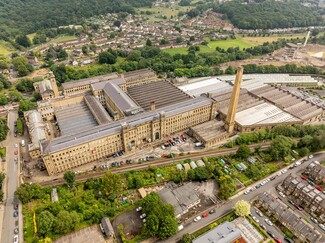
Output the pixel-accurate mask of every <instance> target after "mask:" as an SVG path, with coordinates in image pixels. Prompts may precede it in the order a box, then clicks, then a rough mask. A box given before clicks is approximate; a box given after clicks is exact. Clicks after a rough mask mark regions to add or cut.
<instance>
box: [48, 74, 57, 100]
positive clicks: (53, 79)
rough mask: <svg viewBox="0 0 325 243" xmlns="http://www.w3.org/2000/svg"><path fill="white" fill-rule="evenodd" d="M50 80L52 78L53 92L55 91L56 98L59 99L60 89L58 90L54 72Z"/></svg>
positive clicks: (50, 75)
mask: <svg viewBox="0 0 325 243" xmlns="http://www.w3.org/2000/svg"><path fill="white" fill-rule="evenodd" d="M49 78H50V82H51V86H52V90H53V93H54V97H58V96H59V89H58V85H57V84H56V80H55V76H54V73H53V72H52V71H50V72H49Z"/></svg>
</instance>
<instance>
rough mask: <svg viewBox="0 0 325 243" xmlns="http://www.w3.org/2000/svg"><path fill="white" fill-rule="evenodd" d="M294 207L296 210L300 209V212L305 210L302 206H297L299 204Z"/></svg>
mask: <svg viewBox="0 0 325 243" xmlns="http://www.w3.org/2000/svg"><path fill="white" fill-rule="evenodd" d="M294 206H295V208H296V209H298V210H299V211H302V210H303V208H302V207H300V206H299V205H297V204H295V205H294Z"/></svg>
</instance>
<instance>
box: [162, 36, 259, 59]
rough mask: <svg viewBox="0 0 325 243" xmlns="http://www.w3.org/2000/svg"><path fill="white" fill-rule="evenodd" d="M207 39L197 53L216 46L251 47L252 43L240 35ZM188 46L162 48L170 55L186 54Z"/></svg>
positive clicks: (214, 48)
mask: <svg viewBox="0 0 325 243" xmlns="http://www.w3.org/2000/svg"><path fill="white" fill-rule="evenodd" d="M207 41H208V45H207V46H205V45H200V51H199V53H210V52H214V51H215V50H216V47H217V46H218V47H220V48H222V49H228V48H229V47H239V48H240V49H243V48H248V47H252V46H253V45H252V44H251V43H249V42H248V41H246V40H244V39H243V38H241V37H237V38H236V39H228V40H216V41H209V40H208V39H207ZM187 50H188V47H180V48H170V49H166V50H163V52H167V53H169V54H171V55H175V54H187Z"/></svg>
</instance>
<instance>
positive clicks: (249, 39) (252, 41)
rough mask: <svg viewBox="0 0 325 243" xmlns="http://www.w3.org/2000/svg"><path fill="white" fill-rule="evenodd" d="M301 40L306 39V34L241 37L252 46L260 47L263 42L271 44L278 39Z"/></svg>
mask: <svg viewBox="0 0 325 243" xmlns="http://www.w3.org/2000/svg"><path fill="white" fill-rule="evenodd" d="M297 37H298V38H303V37H306V34H286V35H271V36H264V37H263V36H256V37H253V36H252V37H250V36H247V37H242V39H243V40H244V41H246V42H248V43H250V44H251V45H253V46H256V45H261V44H263V43H264V42H272V41H276V40H278V39H291V38H297Z"/></svg>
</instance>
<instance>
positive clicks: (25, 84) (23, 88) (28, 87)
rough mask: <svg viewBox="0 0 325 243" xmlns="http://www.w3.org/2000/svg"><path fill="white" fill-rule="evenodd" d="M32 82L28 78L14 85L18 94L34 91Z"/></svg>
mask: <svg viewBox="0 0 325 243" xmlns="http://www.w3.org/2000/svg"><path fill="white" fill-rule="evenodd" d="M33 83H34V81H33V80H31V79H29V78H22V79H20V80H19V81H18V83H17V84H16V89H17V90H18V91H20V92H32V91H33V90H34V86H33Z"/></svg>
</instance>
